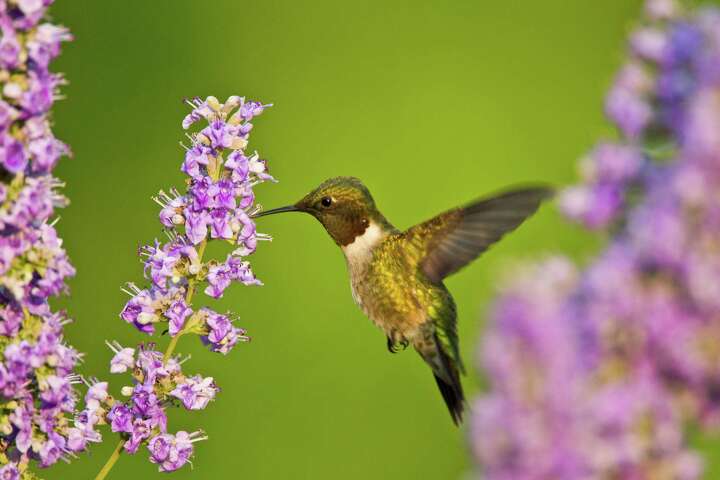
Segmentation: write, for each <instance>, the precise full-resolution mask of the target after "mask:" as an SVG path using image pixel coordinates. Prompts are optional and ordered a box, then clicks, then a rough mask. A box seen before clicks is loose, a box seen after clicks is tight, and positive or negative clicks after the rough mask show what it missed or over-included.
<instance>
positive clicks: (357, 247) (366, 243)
mask: <svg viewBox="0 0 720 480" xmlns="http://www.w3.org/2000/svg"><path fill="white" fill-rule="evenodd" d="M383 238H385V231H384V230H383V229H382V228H381V227H380V225H378V224H377V223H375V222H370V223H369V224H368V226H367V228H366V229H365V231H364V232H362V233H361V234H359V235H357V236H355V238H354V239H353V240H352V241H351V242H350V243H348V244H346V245H341V247H340V248H342V251H343V253H344V254H345V258H347V260H348V262H350V263H357V262H365V261H367V260H368V259H369V258H370V256H371V254H372V251H373V250H374V249H375V247H376V246H377V245H378V244H379V243H380V242H381V241H382V239H383Z"/></svg>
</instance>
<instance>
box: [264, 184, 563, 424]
mask: <svg viewBox="0 0 720 480" xmlns="http://www.w3.org/2000/svg"><path fill="white" fill-rule="evenodd" d="M548 195H549V190H548V189H546V188H537V187H536V188H523V189H517V190H513V191H509V192H507V193H503V194H501V195H497V196H494V197H490V198H488V199H483V200H479V201H476V202H473V203H471V204H469V205H467V206H465V207H462V208H457V209H453V210H450V211H448V212H445V213H443V214H441V215H438V216H437V217H434V218H432V219H431V220H428V221H427V222H424V223H421V224H419V225H416V226H414V227H412V228H410V229H408V230H407V231H405V232H401V231H399V230H397V229H396V228H395V227H393V226H392V225H391V224H390V223H389V222H388V221H387V220H386V219H385V217H384V216H383V215H382V214H381V213H380V212H379V210H378V209H377V207H376V205H375V202H374V200H373V199H372V196H371V195H370V192H369V191H368V190H367V188H366V187H365V186H364V185H363V184H362V182H360V180H358V179H356V178H352V177H337V178H333V179H330V180H328V181H326V182H324V183H323V184H322V185H320V186H319V187H318V188H316V189H315V190H313V191H312V192H310V193H309V194H308V195H306V196H305V197H304V198H303V199H302V200H300V201H299V202H298V203H296V204H295V205H293V206H290V207H283V208H281V209H276V210H270V211H268V212H263V214H260V215H265V214H271V213H276V212H281V211H302V212H306V213H310V214H311V215H313V216H314V217H315V218H317V219H318V220H319V221H320V222H321V223H322V224H323V226H324V227H325V229H326V230H327V232H328V233H329V234H330V236H331V237H332V238H333V240H335V243H336V244H337V245H338V246H339V247H340V248H341V249H342V250H343V253H344V254H345V258H346V261H347V265H348V272H349V274H350V283H351V286H352V292H353V298H354V299H355V301H356V302H357V304H358V305H359V306H360V308H361V309H362V310H363V312H364V313H365V314H366V315H367V316H368V317H369V318H370V319H371V320H372V321H373V322H374V323H375V324H376V325H377V326H378V327H380V329H382V330H383V332H384V333H385V335H386V337H387V345H388V349H389V350H390V351H391V352H395V351H397V349H398V347H399V346H403V347H405V346H407V345H412V346H413V347H414V349H415V350H417V352H418V353H419V354H420V356H421V357H422V358H423V359H424V360H425V362H426V363H427V364H428V365H429V366H430V367H431V369H432V371H433V374H434V376H435V380H436V381H437V384H438V387H439V388H440V391H441V393H442V396H443V399H444V400H445V402H446V404H447V406H448V409H449V411H450V414H451V416H452V418H453V421H454V422H455V423H459V422H460V421H461V420H462V411H463V402H464V398H463V392H462V385H461V383H460V378H459V372H460V371H463V366H462V360H461V358H460V352H459V348H458V337H457V330H456V320H457V312H456V308H455V302H454V300H453V298H452V295H450V292H449V291H448V290H447V288H445V285H444V284H443V279H444V278H445V277H447V276H448V275H450V274H452V273H454V272H456V271H457V270H459V269H460V268H462V267H463V266H465V265H466V264H467V263H469V262H470V261H472V260H473V259H475V258H476V257H477V256H478V255H480V254H481V253H482V252H483V251H484V250H486V249H487V248H488V247H489V246H490V245H491V244H493V243H495V242H496V241H498V240H499V239H500V238H501V237H502V236H503V235H504V234H505V233H507V232H509V231H511V230H513V229H515V228H516V227H517V226H518V225H520V224H521V223H522V222H523V221H524V220H525V219H526V218H527V217H528V216H530V215H531V214H532V213H534V212H535V211H536V210H537V208H538V206H539V205H540V203H541V201H542V200H543V199H544V198H546V197H547V196H548Z"/></svg>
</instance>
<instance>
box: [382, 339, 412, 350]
mask: <svg viewBox="0 0 720 480" xmlns="http://www.w3.org/2000/svg"><path fill="white" fill-rule="evenodd" d="M398 345H399V346H400V347H402V348H399V347H398ZM408 345H410V342H408V341H407V340H402V341H400V342H396V341H394V340H393V339H392V337H387V349H388V352H390V353H398V352H399V351H400V350H405V349H406V348H407V347H408Z"/></svg>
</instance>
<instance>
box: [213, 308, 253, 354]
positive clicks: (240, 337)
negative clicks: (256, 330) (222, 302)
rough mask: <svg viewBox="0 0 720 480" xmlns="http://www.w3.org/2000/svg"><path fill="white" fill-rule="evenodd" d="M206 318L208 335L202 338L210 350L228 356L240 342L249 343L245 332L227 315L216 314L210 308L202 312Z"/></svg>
mask: <svg viewBox="0 0 720 480" xmlns="http://www.w3.org/2000/svg"><path fill="white" fill-rule="evenodd" d="M201 312H202V314H203V315H204V317H205V326H206V327H205V328H206V330H207V334H206V335H204V336H203V337H202V341H203V343H205V344H206V345H207V346H208V347H209V348H210V350H212V351H213V352H217V353H222V354H223V355H227V354H228V353H229V352H230V350H232V348H233V347H234V346H235V345H236V344H237V343H238V342H239V341H244V342H246V341H249V340H250V337H247V336H245V330H243V329H241V328H238V327H235V326H234V325H233V324H232V321H231V320H230V319H229V318H228V317H227V315H221V314H219V313H215V312H213V311H212V310H210V309H208V308H203V309H202V310H201Z"/></svg>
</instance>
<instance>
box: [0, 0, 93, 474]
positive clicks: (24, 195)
mask: <svg viewBox="0 0 720 480" xmlns="http://www.w3.org/2000/svg"><path fill="white" fill-rule="evenodd" d="M51 3H52V0H36V1H30V0H0V93H2V100H0V174H1V175H0V177H1V178H2V181H0V345H2V361H1V362H0V394H2V397H3V405H4V407H3V408H4V412H5V413H4V414H3V416H2V420H1V421H0V444H2V453H3V454H2V455H0V478H3V479H19V478H35V477H34V475H33V474H32V472H31V470H32V465H33V464H35V463H36V464H37V465H38V466H40V467H48V466H50V465H52V464H54V463H55V462H57V461H58V460H59V459H66V460H68V459H69V458H70V457H72V456H74V455H75V454H76V453H78V452H80V451H83V450H85V448H86V447H87V444H88V443H89V442H97V441H99V440H100V434H99V433H98V432H97V431H95V427H96V426H97V424H98V423H100V422H101V416H103V415H104V411H105V409H106V407H107V405H106V400H107V396H106V392H107V391H106V389H107V384H106V383H98V382H94V381H93V382H87V386H88V388H89V391H88V393H87V395H86V396H85V408H84V409H81V407H80V405H79V402H78V400H77V393H76V391H75V387H74V386H75V384H77V383H80V382H81V379H80V377H79V376H77V375H76V374H75V373H74V370H75V367H76V365H77V363H78V362H79V360H80V354H79V353H78V352H77V351H75V350H74V349H73V348H72V347H70V346H68V345H67V344H66V343H65V340H64V338H63V326H64V325H65V324H66V323H68V322H69V320H68V319H66V318H65V316H64V314H60V313H53V312H52V310H51V308H50V306H49V301H50V299H51V298H52V297H55V296H58V295H60V294H63V293H65V292H66V291H67V285H66V283H65V282H66V280H67V278H69V277H71V276H73V275H74V274H75V269H74V268H73V266H72V265H71V263H70V261H69V259H68V257H67V254H66V253H65V250H64V249H63V248H62V240H61V239H60V238H58V236H57V232H56V231H55V228H54V226H53V225H54V223H53V221H52V220H53V217H54V216H55V215H56V209H57V208H60V207H63V206H65V204H66V203H67V200H66V199H65V197H63V196H62V195H61V194H60V193H59V189H60V188H61V187H62V186H63V184H62V183H61V182H60V181H58V180H56V179H55V178H54V177H53V176H52V173H53V172H52V171H53V169H54V167H55V165H56V164H57V162H58V160H59V159H60V158H61V157H62V156H66V155H69V153H70V151H69V149H68V147H67V146H66V145H65V144H64V143H62V142H61V141H59V140H57V139H56V138H55V136H54V134H53V132H52V130H51V128H50V121H49V110H50V108H51V107H52V105H53V102H54V100H55V99H56V98H58V96H59V87H60V86H61V85H63V84H64V80H63V78H62V76H61V75H60V74H56V73H53V72H51V71H50V70H49V65H50V62H51V61H52V60H53V59H54V58H55V57H56V56H57V55H58V54H59V53H60V45H61V43H62V42H64V41H67V40H70V39H71V38H72V37H71V35H70V33H69V32H68V30H67V29H65V28H63V27H60V26H56V25H52V24H50V23H46V22H45V21H44V19H45V18H46V10H47V8H48V6H49V5H50V4H51Z"/></svg>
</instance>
